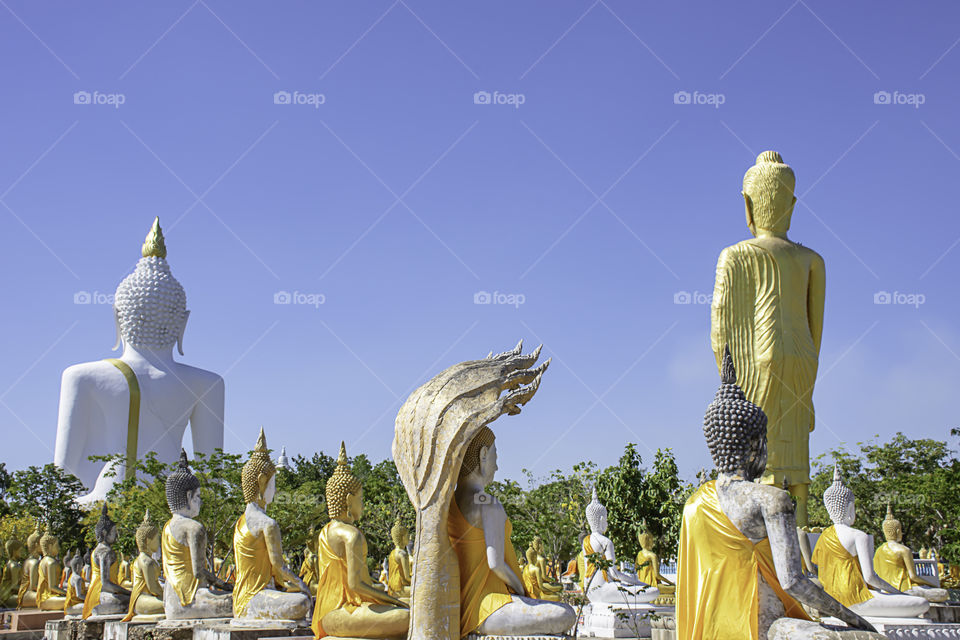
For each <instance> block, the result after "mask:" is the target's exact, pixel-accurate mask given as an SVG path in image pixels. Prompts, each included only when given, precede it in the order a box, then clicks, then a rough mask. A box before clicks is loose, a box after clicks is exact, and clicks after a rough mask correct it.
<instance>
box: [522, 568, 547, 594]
mask: <svg viewBox="0 0 960 640" xmlns="http://www.w3.org/2000/svg"><path fill="white" fill-rule="evenodd" d="M520 577H521V578H522V579H523V588H524V589H526V590H527V593H528V594H529V595H530V597H531V598H537V599H538V600H539V599H542V597H543V592H542V590H541V589H540V582H539V581H538V580H537V576H536V570H535V567H534V566H533V565H530V564H528V565H527V566H525V567H524V568H523V572H522V575H521V576H520Z"/></svg>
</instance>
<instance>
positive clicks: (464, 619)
mask: <svg viewBox="0 0 960 640" xmlns="http://www.w3.org/2000/svg"><path fill="white" fill-rule="evenodd" d="M512 533H513V525H512V524H510V520H507V521H506V523H505V524H504V537H503V540H504V545H503V547H504V552H503V555H504V558H505V560H506V561H507V566H509V567H510V569H512V570H513V572H514V573H515V574H517V577H518V578H519V577H520V575H521V574H520V565H519V563H517V553H516V551H514V549H513V544H512V543H511V542H510V535H511V534H512ZM447 535H448V536H449V537H450V544H451V545H453V550H454V552H455V553H456V554H457V563H458V564H459V565H460V637H461V638H462V637H464V636H465V635H467V634H468V633H470V632H471V631H473V630H474V629H476V628H477V627H479V626H480V624H481V623H483V621H484V620H486V619H487V617H488V616H489V615H490V614H491V613H493V612H494V611H496V610H497V609H499V608H501V607H503V606H506V605H508V604H510V603H511V602H512V601H513V598H512V597H511V595H510V593H511V592H510V588H509V587H507V584H506V583H505V582H504V581H503V580H501V579H500V577H499V576H498V575H497V574H495V573H494V572H493V571H491V570H490V565H489V564H488V562H487V542H486V540H485V539H484V537H483V529H478V528H477V527H475V526H473V525H472V524H470V523H469V522H467V519H466V518H464V517H463V514H462V513H460V507H459V506H457V502H456V500H451V501H450V515H449V516H448V517H447ZM518 595H529V594H523V593H521V594H518Z"/></svg>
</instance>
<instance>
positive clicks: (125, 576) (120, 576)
mask: <svg viewBox="0 0 960 640" xmlns="http://www.w3.org/2000/svg"><path fill="white" fill-rule="evenodd" d="M117 562H118V563H119V565H120V568H119V570H118V571H117V584H119V585H120V586H121V587H123V588H124V589H131V588H133V574H132V573H130V562H128V561H127V559H126V558H125V557H124V555H123V552H122V551H117Z"/></svg>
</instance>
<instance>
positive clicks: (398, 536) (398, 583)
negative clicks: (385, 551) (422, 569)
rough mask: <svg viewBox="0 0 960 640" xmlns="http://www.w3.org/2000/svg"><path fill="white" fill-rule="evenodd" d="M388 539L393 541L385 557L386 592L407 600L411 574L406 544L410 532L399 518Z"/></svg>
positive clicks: (408, 540)
mask: <svg viewBox="0 0 960 640" xmlns="http://www.w3.org/2000/svg"><path fill="white" fill-rule="evenodd" d="M390 538H392V539H393V550H392V551H390V555H389V556H388V557H387V591H388V592H389V593H390V595H393V596H396V597H398V598H409V597H410V577H411V573H410V554H409V553H407V544H409V543H410V531H409V530H408V529H407V528H406V527H405V526H403V523H402V522H401V521H400V518H397V519H396V521H395V522H394V523H393V528H391V529H390Z"/></svg>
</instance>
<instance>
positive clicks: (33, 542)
mask: <svg viewBox="0 0 960 640" xmlns="http://www.w3.org/2000/svg"><path fill="white" fill-rule="evenodd" d="M41 535H42V533H41V531H40V523H39V522H38V523H37V526H36V528H35V529H34V530H33V533H31V534H30V535H29V536H27V559H26V560H24V561H23V569H22V570H21V572H20V589H19V590H18V591H17V608H18V609H31V608H33V607H36V606H37V583H38V582H39V581H40V571H39V565H40V555H41V554H40V536H41Z"/></svg>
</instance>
